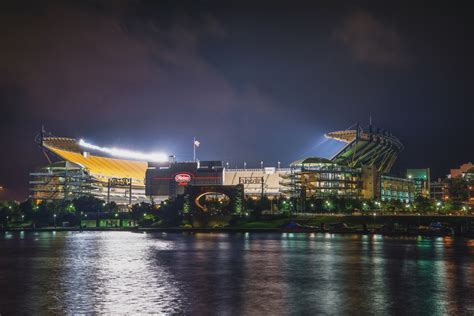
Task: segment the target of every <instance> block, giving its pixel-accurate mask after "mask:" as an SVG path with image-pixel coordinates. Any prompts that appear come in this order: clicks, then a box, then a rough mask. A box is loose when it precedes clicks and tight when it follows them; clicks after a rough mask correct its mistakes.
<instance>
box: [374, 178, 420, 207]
mask: <svg viewBox="0 0 474 316" xmlns="http://www.w3.org/2000/svg"><path fill="white" fill-rule="evenodd" d="M415 192H416V184H415V181H413V180H412V179H404V178H397V177H391V176H386V175H382V176H381V177H380V199H381V200H382V201H393V200H399V201H402V202H405V203H412V202H413V201H414V200H415Z"/></svg>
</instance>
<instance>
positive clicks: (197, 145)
mask: <svg viewBox="0 0 474 316" xmlns="http://www.w3.org/2000/svg"><path fill="white" fill-rule="evenodd" d="M199 145H201V143H200V142H199V141H198V140H197V139H196V140H195V141H194V146H196V147H199Z"/></svg>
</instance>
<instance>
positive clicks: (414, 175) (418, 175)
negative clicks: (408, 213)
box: [406, 168, 430, 198]
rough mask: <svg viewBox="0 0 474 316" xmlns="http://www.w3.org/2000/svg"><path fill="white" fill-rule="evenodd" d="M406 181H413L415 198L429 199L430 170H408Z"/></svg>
mask: <svg viewBox="0 0 474 316" xmlns="http://www.w3.org/2000/svg"><path fill="white" fill-rule="evenodd" d="M406 177H407V179H411V180H413V181H415V196H422V197H425V198H429V197H430V169H429V168H425V169H408V170H407V173H406Z"/></svg>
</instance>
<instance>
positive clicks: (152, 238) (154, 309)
mask: <svg viewBox="0 0 474 316" xmlns="http://www.w3.org/2000/svg"><path fill="white" fill-rule="evenodd" d="M0 288H2V289H6V290H4V291H3V290H2V295H1V296H0V314H3V313H4V314H12V313H24V314H36V313H39V312H42V313H58V314H64V313H67V314H78V313H92V314H94V313H99V312H100V313H107V314H136V313H164V314H173V313H198V314H209V313H211V314H287V313H294V314H402V313H405V314H473V313H474V303H473V301H472V300H471V295H472V293H473V291H474V247H473V244H472V241H468V240H456V239H452V238H434V239H432V238H387V237H382V236H359V235H331V234H299V233H286V234H249V233H243V234H161V233H159V234H136V233H128V232H83V233H79V232H74V233H73V232H71V233H63V232H57V233H52V232H45V233H34V234H33V233H25V232H18V233H7V234H2V235H1V236H0Z"/></svg>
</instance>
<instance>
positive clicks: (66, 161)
mask: <svg viewBox="0 0 474 316" xmlns="http://www.w3.org/2000/svg"><path fill="white" fill-rule="evenodd" d="M38 144H39V145H40V146H41V149H42V151H43V153H44V154H45V156H46V157H47V159H48V161H49V164H48V165H47V166H45V167H42V168H38V169H37V170H35V171H34V172H32V173H30V178H31V180H30V191H31V194H30V197H31V198H32V199H33V200H35V201H38V202H40V201H55V200H72V199H75V198H78V197H80V196H94V197H97V198H99V199H102V200H104V201H106V202H112V201H114V202H116V203H117V204H119V205H123V206H125V205H130V204H134V203H140V202H147V201H149V199H148V198H147V197H146V195H145V172H146V170H147V166H148V165H147V162H145V161H140V160H132V159H117V158H112V157H110V156H106V155H104V153H100V152H97V150H94V149H91V148H86V147H84V146H83V145H81V142H80V141H78V140H76V139H72V138H64V137H50V136H48V137H47V136H46V135H45V133H44V132H42V134H41V135H40V137H39V139H38Z"/></svg>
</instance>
